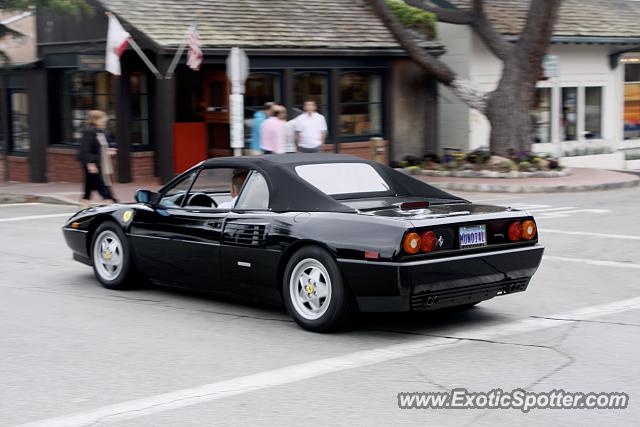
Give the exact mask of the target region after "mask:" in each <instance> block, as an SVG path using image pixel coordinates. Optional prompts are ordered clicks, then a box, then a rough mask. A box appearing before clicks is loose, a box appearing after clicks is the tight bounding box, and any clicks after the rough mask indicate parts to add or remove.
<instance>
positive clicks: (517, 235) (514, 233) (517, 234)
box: [509, 221, 522, 242]
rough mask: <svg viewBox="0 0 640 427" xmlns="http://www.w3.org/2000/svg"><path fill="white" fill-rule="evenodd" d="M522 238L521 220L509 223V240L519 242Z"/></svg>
mask: <svg viewBox="0 0 640 427" xmlns="http://www.w3.org/2000/svg"><path fill="white" fill-rule="evenodd" d="M520 239H522V224H521V223H520V221H516V222H512V223H511V224H509V240H511V241H512V242H517V241H519V240H520Z"/></svg>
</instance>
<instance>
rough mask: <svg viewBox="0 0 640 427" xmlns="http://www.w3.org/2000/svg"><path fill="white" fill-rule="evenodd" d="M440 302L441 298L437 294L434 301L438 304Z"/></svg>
mask: <svg viewBox="0 0 640 427" xmlns="http://www.w3.org/2000/svg"><path fill="white" fill-rule="evenodd" d="M439 302H440V299H439V298H438V295H436V296H435V297H433V303H434V304H437V303H439Z"/></svg>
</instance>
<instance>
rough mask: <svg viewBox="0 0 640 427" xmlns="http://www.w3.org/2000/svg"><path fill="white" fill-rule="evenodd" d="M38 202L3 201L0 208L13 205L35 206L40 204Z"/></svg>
mask: <svg viewBox="0 0 640 427" xmlns="http://www.w3.org/2000/svg"><path fill="white" fill-rule="evenodd" d="M41 204H42V203H39V202H24V203H4V204H0V208H11V207H15V206H36V205H41Z"/></svg>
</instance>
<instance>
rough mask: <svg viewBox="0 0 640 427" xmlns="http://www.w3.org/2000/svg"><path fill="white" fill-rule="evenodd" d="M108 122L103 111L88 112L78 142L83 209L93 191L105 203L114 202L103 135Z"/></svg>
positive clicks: (105, 137)
mask: <svg viewBox="0 0 640 427" xmlns="http://www.w3.org/2000/svg"><path fill="white" fill-rule="evenodd" d="M108 120H109V119H108V117H107V113H105V112H104V111H99V110H92V111H89V117H88V120H87V121H88V126H87V128H86V129H85V130H84V132H83V134H82V140H81V141H80V153H79V156H78V157H79V160H80V163H82V169H83V171H84V196H83V197H82V201H81V203H82V205H83V206H85V207H88V206H89V205H90V202H89V201H90V199H91V193H92V192H93V191H97V192H98V193H100V195H101V196H102V198H103V199H104V200H105V202H107V203H113V202H114V201H115V199H114V197H113V192H112V191H111V174H112V173H113V167H112V164H111V156H110V154H111V153H110V149H109V142H108V141H107V136H106V134H105V129H106V127H107V121H108Z"/></svg>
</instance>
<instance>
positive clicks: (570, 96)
mask: <svg viewBox="0 0 640 427" xmlns="http://www.w3.org/2000/svg"><path fill="white" fill-rule="evenodd" d="M577 110H578V89H577V88H575V87H563V88H562V117H561V119H560V137H561V140H562V141H575V140H576V139H577V132H578V130H577V129H578V128H577V123H578V122H577V120H578V114H577Z"/></svg>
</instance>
